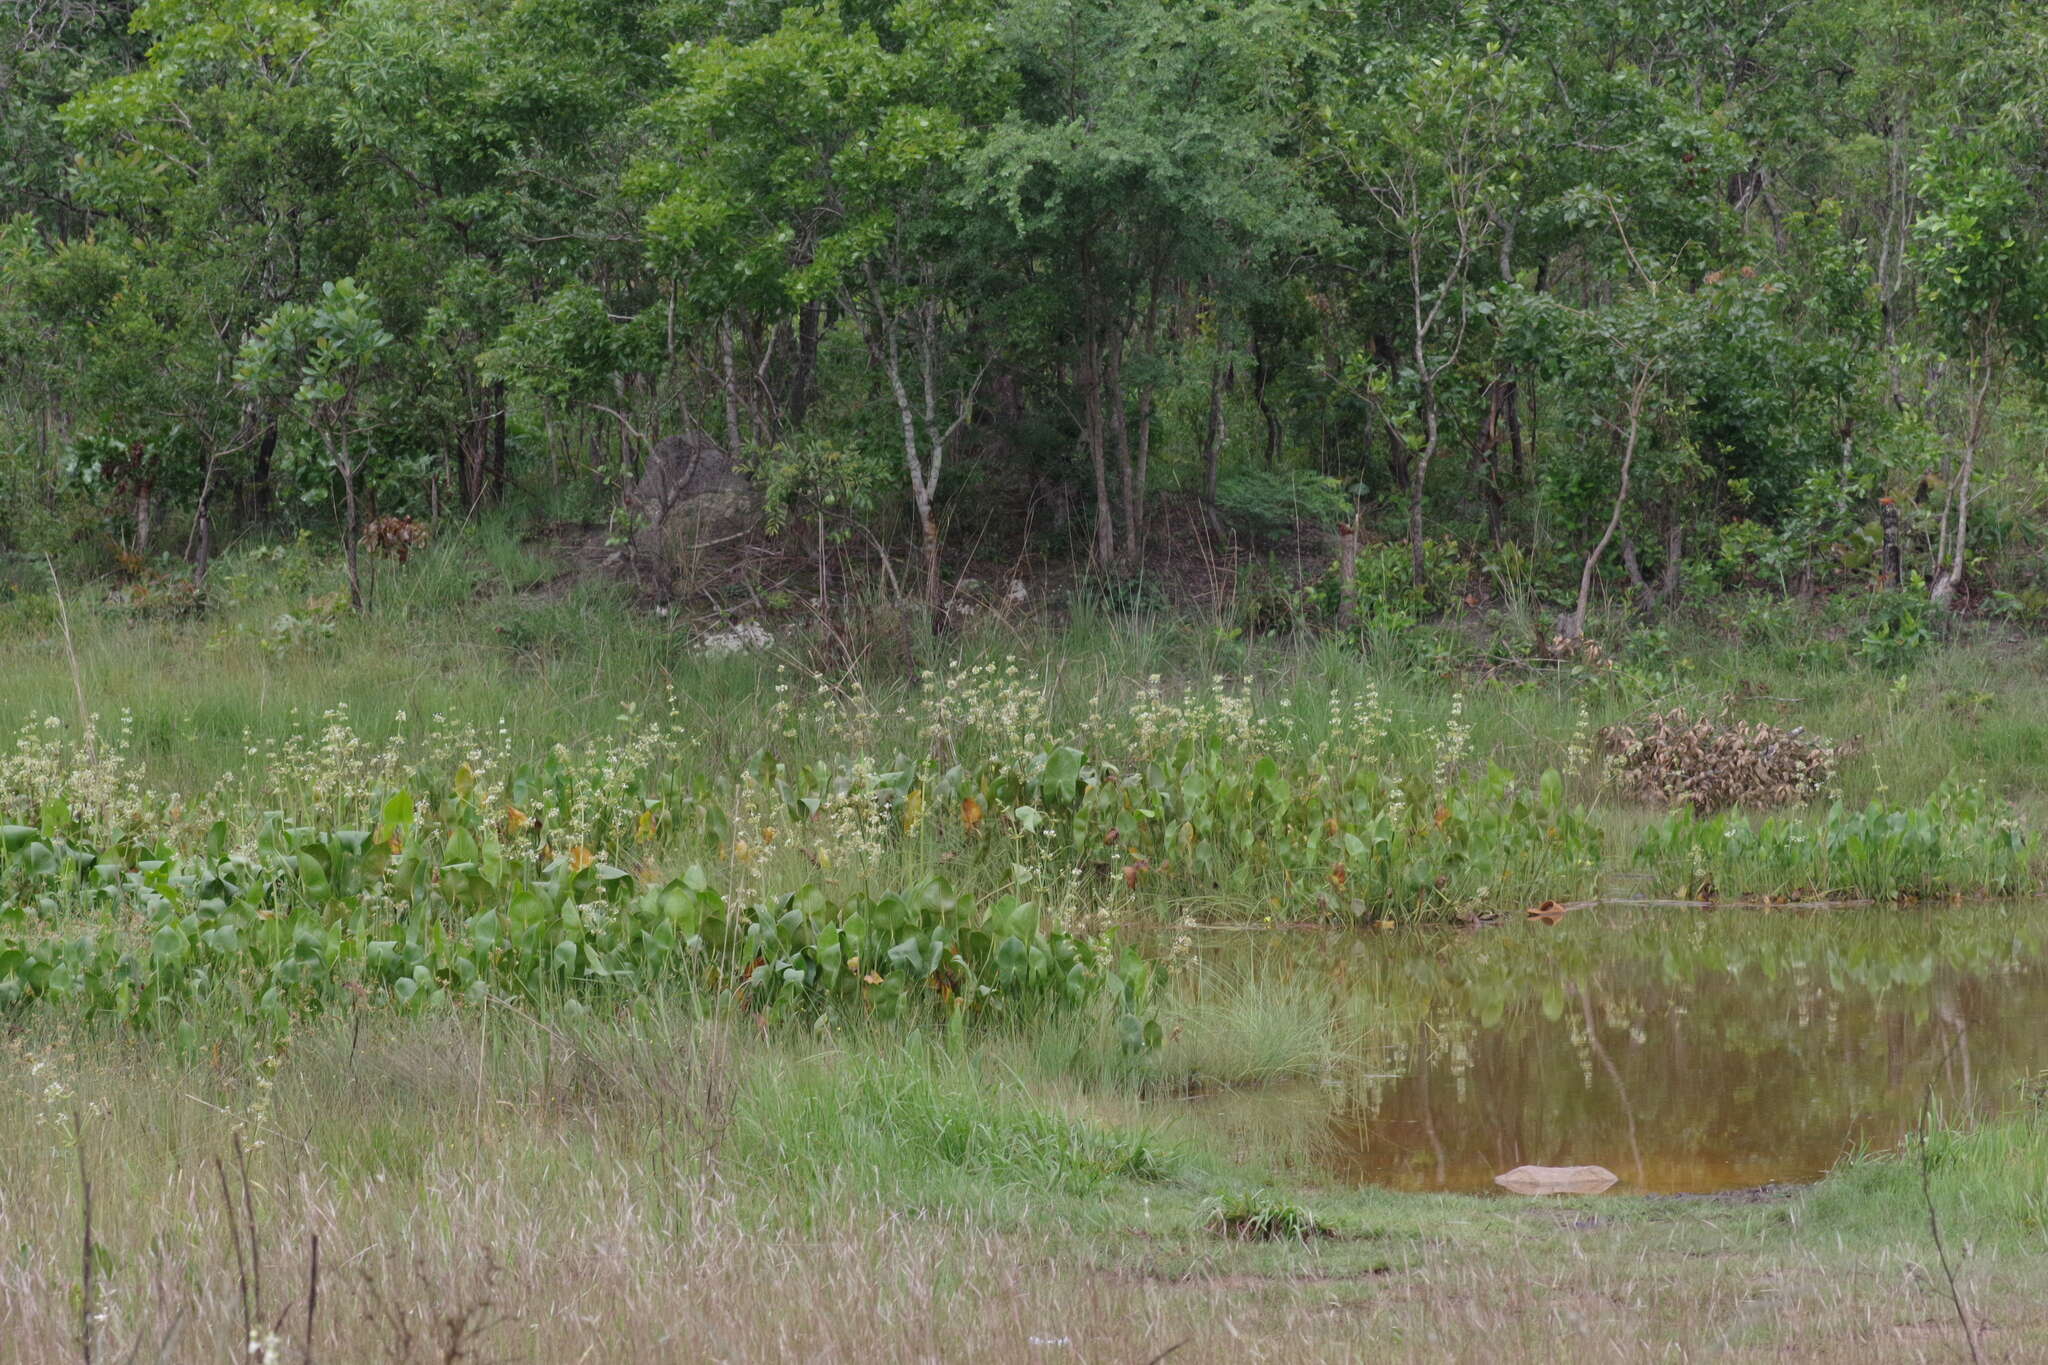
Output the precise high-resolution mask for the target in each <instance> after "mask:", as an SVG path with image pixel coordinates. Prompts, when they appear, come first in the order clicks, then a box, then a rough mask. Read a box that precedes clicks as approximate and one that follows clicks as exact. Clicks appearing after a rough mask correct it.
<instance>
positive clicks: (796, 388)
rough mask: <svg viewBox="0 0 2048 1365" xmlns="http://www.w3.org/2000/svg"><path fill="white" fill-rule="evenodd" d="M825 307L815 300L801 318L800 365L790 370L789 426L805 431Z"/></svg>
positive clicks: (797, 329)
mask: <svg viewBox="0 0 2048 1365" xmlns="http://www.w3.org/2000/svg"><path fill="white" fill-rule="evenodd" d="M822 308H823V305H822V304H820V303H819V302H818V301H817V300H816V299H812V300H811V301H810V302H809V303H806V304H805V305H804V306H803V311H802V312H800V313H799V314H798V315H797V325H796V361H795V363H794V364H792V365H791V366H790V377H789V424H790V425H791V426H792V427H801V426H803V424H804V414H806V413H808V412H809V411H810V410H811V381H812V377H813V376H814V375H815V374H816V373H817V369H818V317H819V313H820V311H821V309H822Z"/></svg>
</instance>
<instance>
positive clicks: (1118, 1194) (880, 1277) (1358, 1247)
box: [0, 1001, 2048, 1365]
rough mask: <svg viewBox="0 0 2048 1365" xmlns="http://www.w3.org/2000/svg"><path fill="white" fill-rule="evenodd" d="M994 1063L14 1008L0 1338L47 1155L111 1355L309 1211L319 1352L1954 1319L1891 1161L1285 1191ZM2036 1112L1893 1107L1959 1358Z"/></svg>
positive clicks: (223, 1278)
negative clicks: (1959, 1323)
mask: <svg viewBox="0 0 2048 1365" xmlns="http://www.w3.org/2000/svg"><path fill="white" fill-rule="evenodd" d="M233 1033H234V1029H233V1024H232V1021H230V1020H221V1021H218V1022H217V1025H215V1026H210V1027H207V1028H203V1029H202V1030H201V1034H202V1036H208V1035H212V1036H217V1037H223V1038H231V1037H232V1036H233ZM1004 1055H1005V1047H1004V1045H1003V1044H1002V1043H1001V1042H1000V1040H998V1042H997V1043H996V1044H995V1045H994V1046H993V1047H992V1049H991V1050H989V1051H978V1052H976V1053H972V1054H963V1053H961V1052H960V1051H958V1050H956V1049H955V1048H953V1047H951V1046H949V1045H947V1044H945V1043H944V1042H942V1041H940V1040H936V1039H929V1038H911V1039H908V1040H906V1039H903V1038H900V1037H899V1038H896V1039H894V1040H891V1041H887V1042H884V1041H882V1040H858V1039H846V1038H837V1039H826V1040H806V1039H802V1038H793V1037H786V1036H768V1037H764V1036H761V1035H760V1034H758V1033H757V1032H755V1031H753V1030H751V1029H749V1028H748V1027H746V1026H745V1025H744V1024H743V1023H742V1022H740V1021H721V1020H715V1019H704V1018H699V1017H693V1016H691V1015H688V1014H686V1013H682V1012H677V1011H673V1010H669V1009H666V1008H664V1007H662V1006H661V1005H660V1004H659V1003H658V1002H653V1001H649V1002H645V1004H644V1006H643V1008H642V1009H641V1010H640V1011H639V1012H638V1013H637V1014H636V1015H635V1016H634V1017H633V1018H631V1019H630V1020H625V1021H596V1020H586V1021H581V1022H571V1021H561V1022H560V1023H554V1024H539V1023H536V1022H533V1021H529V1020H525V1019H522V1018H519V1017H517V1016H514V1015H510V1014H505V1013H499V1014H492V1015H478V1016H463V1017H448V1018H441V1019H433V1020H412V1021H395V1020H392V1019H389V1018H388V1017H381V1016H375V1015H371V1016H365V1017H364V1018H363V1019H361V1020H348V1019H344V1018H339V1017H337V1018H331V1019H329V1020H326V1021H324V1022H319V1023H308V1024H306V1025H305V1026H303V1027H302V1029H301V1030H300V1031H299V1032H297V1033H295V1034H294V1035H293V1037H292V1038H291V1039H290V1040H289V1042H288V1043H287V1044H285V1045H284V1046H283V1047H282V1049H280V1050H275V1051H273V1050H270V1049H269V1048H268V1046H267V1045H259V1046H258V1047H257V1048H256V1053H255V1055H254V1056H253V1057H250V1058H248V1059H243V1058H239V1057H237V1056H236V1055H235V1051H234V1048H233V1047H232V1046H229V1047H228V1048H226V1049H225V1050H224V1051H221V1052H218V1053H217V1052H216V1051H215V1050H214V1049H213V1048H211V1047H204V1046H202V1047H197V1048H191V1049H187V1050H185V1051H184V1052H183V1053H182V1054H181V1053H180V1052H179V1051H178V1049H177V1048H176V1047H175V1045H173V1044H169V1043H141V1042H136V1041H134V1040H132V1039H124V1038H122V1037H119V1036H93V1035H90V1034H79V1033H76V1032H73V1031H70V1030H67V1029H49V1028H30V1029H28V1030H25V1031H22V1032H19V1033H17V1034H16V1036H15V1037H14V1038H13V1040H12V1041H11V1044H10V1046H9V1048H8V1051H7V1055H6V1057H5V1059H4V1060H0V1176H4V1178H5V1180H6V1182H7V1184H6V1188H7V1190H8V1199H7V1201H6V1203H5V1204H4V1205H0V1235H4V1237H5V1239H6V1244H7V1245H8V1246H10V1247H12V1248H14V1250H13V1252H12V1253H11V1255H10V1258H9V1260H8V1262H7V1273H6V1275H5V1276H4V1277H0V1331H5V1333H6V1339H7V1340H8V1341H9V1342H10V1343H11V1346H10V1352H11V1355H10V1358H11V1359H15V1360H20V1361H23V1362H24V1363H25V1365H26V1363H27V1362H42V1361H59V1360H64V1361H69V1360H75V1359H78V1358H79V1351H78V1341H77V1337H78V1321H79V1319H78V1309H79V1307H80V1303H79V1297H78V1296H79V1291H80V1279H79V1273H78V1267H79V1265H80V1257H81V1254H82V1249H83V1246H84V1243H83V1204H82V1200H81V1197H80V1195H81V1184H80V1178H79V1175H80V1169H81V1162H82V1168H83V1171H84V1173H85V1175H86V1176H87V1177H88V1178H89V1179H90V1182H91V1189H92V1209H93V1213H92V1220H93V1242H92V1247H93V1250H92V1253H91V1255H92V1258H93V1261H94V1264H95V1267H96V1279H95V1288H94V1295H95V1298H94V1307H95V1309H96V1316H97V1319H98V1320H96V1321H95V1322H94V1323H93V1331H94V1333H95V1337H96V1340H97V1342H98V1344H99V1351H100V1355H101V1357H102V1358H112V1359H119V1358H122V1356H123V1355H124V1354H125V1353H126V1352H127V1351H129V1350H130V1348H131V1347H132V1346H134V1345H136V1344H137V1343H140V1350H139V1351H138V1353H137V1354H138V1358H148V1359H161V1360H169V1361H185V1360H194V1361H197V1360H218V1359H221V1358H224V1357H227V1356H234V1355H236V1354H237V1352H236V1348H235V1346H234V1343H236V1342H238V1341H242V1340H244V1337H243V1331H244V1328H243V1322H244V1305H245V1303H246V1305H247V1313H248V1316H249V1318H250V1319H251V1320H252V1321H254V1322H256V1323H257V1324H258V1325H259V1330H258V1333H257V1335H258V1336H259V1337H265V1336H268V1335H269V1334H270V1333H271V1331H272V1328H271V1324H276V1327H275V1335H276V1338H277V1345H276V1348H275V1349H276V1354H275V1355H274V1356H273V1357H270V1358H275V1359H279V1360H285V1359H298V1358H301V1355H300V1353H301V1348H302V1347H303V1346H305V1345H306V1344H307V1343H308V1341H309V1338H308V1336H307V1334H306V1332H305V1327H304V1323H305V1307H306V1305H305V1300H306V1297H307V1292H308V1288H309V1286H310V1284H311V1278H310V1276H311V1270H310V1266H311V1255H312V1243H313V1238H314V1237H315V1236H316V1235H317V1236H318V1238H319V1245H320V1252H319V1256H320V1265H321V1267H322V1269H321V1271H320V1281H319V1285H320V1288H319V1296H318V1304H317V1308H316V1317H315V1320H314V1330H313V1334H312V1336H311V1338H310V1341H311V1344H312V1345H313V1346H314V1348H315V1355H316V1357H317V1358H322V1359H335V1360H352V1361H354V1360H365V1361H369V1360H393V1361H395V1360H423V1359H434V1360H442V1359H449V1358H455V1359H479V1360H481V1359H528V1360H550V1361H551V1360H569V1359H576V1358H579V1357H580V1356H582V1355H583V1354H584V1353H585V1352H587V1351H589V1350H591V1349H593V1347H595V1348H596V1349H599V1350H600V1351H602V1352H603V1353H605V1354H606V1355H607V1356H608V1357H610V1358H629V1359H668V1358H701V1357H702V1356H705V1355H708V1354H716V1355H717V1356H718V1357H719V1358H724V1359H735V1360H773V1359H788V1358H791V1357H793V1356H794V1357H801V1358H806V1359H873V1358H878V1357H886V1358H893V1359H915V1358H951V1357H952V1356H954V1355H956V1354H958V1353H959V1352H960V1351H961V1350H970V1351H972V1352H973V1353H974V1354H976V1355H977V1356H983V1357H990V1358H996V1359H1019V1360H1025V1359H1039V1358H1042V1353H1043V1352H1044V1351H1046V1350H1049V1349H1053V1348H1052V1347H1051V1346H1048V1345H1047V1343H1053V1342H1057V1341H1058V1340H1059V1339H1062V1338H1064V1339H1065V1341H1064V1344H1063V1345H1061V1346H1060V1347H1059V1349H1060V1350H1062V1351H1065V1352H1067V1353H1070V1354H1072V1355H1074V1356H1077V1357H1079V1358H1083V1359H1116V1360H1144V1359H1149V1358H1150V1357H1151V1356H1152V1355H1156V1354H1157V1353H1158V1352H1160V1351H1162V1350H1164V1349H1166V1348H1167V1347H1169V1346H1172V1345H1174V1344H1175V1343H1185V1344H1184V1345H1183V1346H1182V1349H1181V1351H1180V1353H1179V1354H1180V1355H1184V1356H1185V1357H1187V1358H1191V1359H1196V1360H1226V1359H1270V1360H1283V1359H1332V1360H1336V1359H1351V1358H1354V1357H1355V1356H1356V1354H1357V1353H1358V1352H1359V1351H1360V1350H1361V1349H1363V1347H1362V1343H1366V1342H1370V1343H1372V1346H1373V1350H1374V1354H1375V1355H1376V1356H1391V1357H1393V1358H1396V1359H1416V1360H1422V1359H1483V1358H1495V1359H1497V1358H1499V1356H1500V1353H1501V1352H1502V1351H1506V1352H1508V1353H1509V1354H1510V1355H1511V1356H1515V1355H1528V1356H1543V1355H1546V1354H1547V1353H1549V1352H1553V1351H1555V1350H1557V1349H1559V1347H1560V1344H1561V1343H1562V1342H1565V1341H1570V1342H1571V1343H1572V1347H1571V1349H1572V1350H1573V1351H1574V1352H1578V1353H1581V1355H1580V1358H1585V1357H1584V1355H1583V1353H1584V1352H1592V1353H1594V1356H1595V1357H1596V1358H1597V1356H1598V1355H1601V1354H1614V1355H1618V1356H1620V1357H1623V1358H1642V1357H1644V1356H1654V1355H1657V1354H1659V1353H1662V1352H1665V1351H1668V1350H1676V1351H1680V1352H1687V1353H1698V1352H1709V1353H1715V1354H1720V1355H1725V1356H1730V1357H1732V1358H1736V1359H1746V1358H1758V1359H1761V1358H1766V1357H1768V1358H1782V1357H1783V1356H1785V1355H1788V1354H1789V1355H1796V1356H1798V1357H1799V1358H1801V1359H1817V1360H1849V1359H1852V1358H1860V1359H1864V1360H1873V1361H1889V1360H1913V1359H1924V1358H1926V1357H1927V1356H1929V1355H1930V1354H1940V1353H1942V1352H1945V1351H1949V1350H1951V1349H1952V1348H1953V1345H1954V1338H1953V1336H1952V1333H1953V1323H1952V1317H1945V1314H1946V1313H1947V1312H1948V1310H1947V1308H1946V1300H1945V1298H1944V1297H1942V1295H1943V1293H1944V1291H1943V1290H1942V1288H1941V1286H1940V1285H1939V1284H1938V1283H1937V1282H1935V1281H1932V1280H1930V1279H1929V1277H1928V1276H1927V1274H1926V1273H1925V1271H1924V1269H1923V1268H1924V1267H1926V1266H1928V1265H1931V1259H1930V1257H1931V1250H1930V1247H1929V1245H1928V1242H1927V1238H1926V1221H1925V1209H1924V1206H1923V1205H1922V1204H1921V1202H1920V1192H1919V1184H1918V1181H1919V1176H1918V1171H1917V1166H1916V1165H1915V1164H1914V1163H1912V1162H1910V1161H1905V1160H1901V1159H1898V1158H1888V1159H1871V1160H1868V1161H1865V1162H1860V1163H1857V1164H1855V1165H1854V1166H1852V1167H1851V1168H1849V1169H1848V1170H1847V1171H1845V1172H1844V1173H1843V1174H1841V1175H1838V1176H1837V1177H1834V1178H1832V1179H1830V1180H1829V1181H1826V1182H1823V1183H1822V1184H1821V1185H1820V1186H1818V1187H1816V1188H1815V1189H1814V1190H1812V1191H1810V1192H1807V1193H1805V1194H1801V1195H1795V1196H1790V1197H1786V1198H1783V1199H1776V1200H1767V1201H1761V1202H1754V1203H1744V1202H1737V1201H1720V1200H1652V1199H1613V1198H1607V1199H1567V1200H1561V1201H1550V1202H1541V1201H1520V1200H1509V1199H1486V1198H1469V1197H1453V1196H1435V1197H1419V1196H1407V1197H1404V1196H1397V1195H1390V1194H1385V1193H1379V1192H1374V1191H1356V1190H1341V1189H1332V1188H1319V1187H1315V1186H1312V1185H1311V1186H1303V1185H1302V1184H1301V1183H1300V1182H1299V1181H1298V1180H1293V1181H1287V1180H1285V1179H1284V1178H1283V1179H1282V1180H1281V1181H1275V1180H1274V1179H1273V1178H1272V1176H1273V1173H1272V1172H1269V1171H1265V1170H1262V1169H1260V1168H1259V1167H1258V1166H1257V1165H1256V1164H1253V1165H1249V1166H1247V1165H1240V1164H1235V1163H1229V1162H1226V1161H1225V1160H1224V1159H1223V1158H1222V1157H1221V1156H1220V1154H1217V1153H1215V1152H1211V1151H1208V1150H1205V1149H1204V1148H1203V1147H1202V1145H1201V1143H1200V1142H1199V1140H1198V1139H1197V1138H1195V1137H1193V1136H1190V1135H1181V1136H1178V1137H1173V1138H1170V1139H1169V1138H1165V1137H1162V1136H1161V1135H1160V1134H1158V1133H1157V1132H1148V1131H1146V1130H1144V1129H1143V1128H1134V1127H1132V1126H1131V1124H1130V1122H1129V1116H1128V1114H1123V1115H1119V1114H1118V1113H1117V1112H1116V1111H1115V1107H1114V1104H1113V1102H1109V1101H1104V1100H1103V1099H1101V1098H1100V1097H1097V1098H1096V1099H1095V1100H1094V1101H1093V1102H1092V1107H1091V1102H1090V1101H1089V1100H1088V1099H1087V1098H1086V1097H1085V1096H1084V1095H1083V1094H1082V1093H1081V1092H1079V1091H1077V1090H1075V1089H1074V1088H1073V1087H1071V1086H1062V1085H1060V1084H1058V1083H1052V1082H1047V1081H1045V1080H1044V1079H1042V1078H1034V1077H1032V1076H1031V1074H1030V1071H1029V1069H1028V1067H1025V1066H1013V1065H1006V1064H1005V1063H1004V1061H1003V1058H1004ZM1019 1056H1021V1054H1012V1057H1011V1060H1012V1061H1013V1062H1014V1061H1016V1060H1017V1059H1018V1057H1019ZM245 1060H246V1063H247V1064H245ZM53 1085H54V1086H56V1087H57V1089H56V1090H54V1091H53V1090H52V1089H51V1087H52V1086H53ZM2043 1133H2044V1125H2043V1122H2042V1119H2041V1117H2040V1115H2039V1114H2038V1113H2035V1114H2030V1115H2027V1116H2024V1117H2021V1118H2015V1119H2013V1120H2011V1121H2009V1122H2007V1123H2004V1124H2000V1125H1995V1126H1992V1127H1988V1128H1985V1129H1981V1130H1978V1131H1975V1132H1968V1133H1947V1132H1940V1133H1937V1136H1936V1139H1935V1144H1934V1166H1933V1173H1932V1181H1933V1185H1932V1188H1933V1194H1934V1198H1935V1201H1936V1203H1937V1207H1938V1208H1939V1209H1940V1210H1941V1215H1942V1219H1943V1226H1944V1232H1945V1234H1946V1236H1947V1237H1948V1238H1949V1240H1950V1244H1951V1246H1952V1247H1957V1248H1964V1249H1966V1251H1965V1252H1964V1259H1963V1263H1962V1268H1961V1272H1960V1273H1961V1275H1962V1280H1963V1285H1964V1292H1965V1297H1966V1302H1967V1303H1969V1304H1970V1305H1972V1311H1973V1312H1976V1313H1978V1314H1980V1315H1981V1316H1982V1317H1983V1318H1984V1320H1985V1321H1986V1323H1987V1329H1986V1337H1985V1339H1986V1342H1987V1345H1988V1346H1989V1347H1991V1348H1992V1350H1993V1352H1994V1354H2000V1353H2003V1354H2006V1355H2008V1356H2010V1352H2011V1350H2013V1349H2017V1348H2018V1346H2019V1343H2022V1342H2024V1341H2026V1340H2028V1339H2029V1338H2030V1336H2031V1335H2032V1334H2036V1333H2039V1332H2041V1331H2042V1330H2048V1309H2044V1307H2043V1303H2044V1300H2043V1297H2042V1295H2041V1294H2040V1292H2039V1291H2040V1288H2041V1283H2042V1276H2043V1269H2044V1262H2043V1261H2042V1260H2041V1259H2040V1253H2041V1252H2042V1251H2043V1250H2048V1248H2044V1247H2043V1245H2042V1242H2041V1233H2040V1229H2039V1225H2038V1221H2036V1222H2035V1223H2034V1224H2033V1225H2031V1226H2029V1224H2028V1223H2027V1221H2026V1210H2027V1208H2028V1205H2027V1204H2026V1202H2025V1198H2026V1196H2027V1194H2028V1192H2030V1191H2031V1192H2038V1191H2039V1190H2040V1189H2041V1188H2042V1181H2043V1179H2044V1178H2048V1138H2044V1136H2043ZM238 1143H239V1146H240V1151H241V1154H242V1155H241V1157H240V1158H238V1156H237V1144H238ZM216 1159H218V1160H219V1163H220V1164H219V1165H218V1166H216V1164H215V1162H216ZM244 1162H246V1169H247V1173H248V1182H249V1184H248V1196H247V1201H248V1202H247V1203H246V1204H245V1202H244V1191H243V1184H242V1171H243V1163H244ZM223 1176H225V1179H226V1185H227V1193H226V1196H225V1197H224V1196H223V1193H222V1188H221V1186H222V1177H223ZM2033 1207H2034V1208H2035V1210H2036V1212H2038V1205H2035V1206H2033ZM1311 1231H1313V1232H1314V1234H1315V1235H1309V1234H1310V1233H1311ZM238 1242H239V1251H238V1250H237V1244H238ZM252 1246H253V1247H254V1249H255V1255H254V1260H253V1261H252V1260H251V1256H250V1249H251V1247H252ZM238 1256H239V1261H238ZM408 1334H410V1337H411V1339H410V1340H409V1341H408V1340H407V1335H408ZM465 1339H466V1344H465ZM256 1358H265V1357H263V1356H262V1355H261V1353H260V1352H258V1353H256Z"/></svg>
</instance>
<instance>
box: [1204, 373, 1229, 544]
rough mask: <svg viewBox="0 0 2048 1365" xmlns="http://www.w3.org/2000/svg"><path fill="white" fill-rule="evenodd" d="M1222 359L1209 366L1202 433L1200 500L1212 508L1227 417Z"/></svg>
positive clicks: (1214, 501)
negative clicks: (1206, 419)
mask: <svg viewBox="0 0 2048 1365" xmlns="http://www.w3.org/2000/svg"><path fill="white" fill-rule="evenodd" d="M1223 377H1224V371H1223V360H1222V358H1221V357H1220V356H1219V357H1218V358H1217V359H1216V360H1215V361H1214V362H1213V363H1212V364H1211V365H1210V366H1209V425H1208V429H1207V430H1206V431H1204V432H1203V434H1202V500H1203V501H1204V502H1206V503H1208V504H1209V506H1210V508H1211V509H1212V510H1213V509H1214V508H1215V506H1216V472H1217V465H1218V464H1219V463H1220V462H1221V461H1222V458H1223V438H1224V437H1225V436H1226V435H1228V434H1229V433H1228V431H1227V430H1226V427H1227V423H1228V419H1226V418H1225V417H1224V415H1223Z"/></svg>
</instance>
